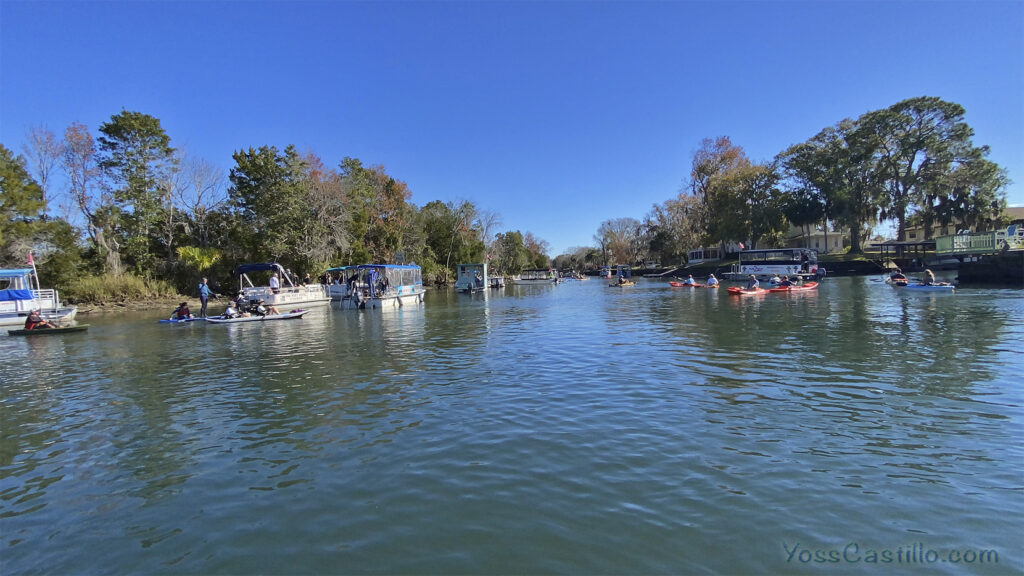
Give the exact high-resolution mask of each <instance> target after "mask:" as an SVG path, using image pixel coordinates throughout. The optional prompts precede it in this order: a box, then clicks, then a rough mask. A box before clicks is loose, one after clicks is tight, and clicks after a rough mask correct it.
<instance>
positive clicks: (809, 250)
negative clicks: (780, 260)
mask: <svg viewBox="0 0 1024 576" xmlns="http://www.w3.org/2000/svg"><path fill="white" fill-rule="evenodd" d="M768 252H788V253H793V254H800V253H803V252H806V253H808V254H811V253H814V254H817V253H818V251H817V250H815V249H813V248H765V249H763V250H741V251H740V254H766V253H768Z"/></svg>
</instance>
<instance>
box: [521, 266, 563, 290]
mask: <svg viewBox="0 0 1024 576" xmlns="http://www.w3.org/2000/svg"><path fill="white" fill-rule="evenodd" d="M558 282H559V278H558V271H557V270H555V269H554V268H536V269H531V270H523V271H522V272H520V273H519V275H518V276H516V277H515V278H513V279H512V283H513V284H515V285H516V286H530V285H535V284H558Z"/></svg>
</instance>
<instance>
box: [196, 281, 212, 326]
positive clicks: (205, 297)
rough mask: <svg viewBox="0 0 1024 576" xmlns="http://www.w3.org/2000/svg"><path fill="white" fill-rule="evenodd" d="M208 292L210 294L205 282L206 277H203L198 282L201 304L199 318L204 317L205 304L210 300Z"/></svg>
mask: <svg viewBox="0 0 1024 576" xmlns="http://www.w3.org/2000/svg"><path fill="white" fill-rule="evenodd" d="M210 294H212V292H210V287H209V286H208V285H207V284H206V278H203V281H202V282H200V283H199V303H200V304H201V306H200V307H199V317H200V318H206V304H207V303H208V302H209V301H210Z"/></svg>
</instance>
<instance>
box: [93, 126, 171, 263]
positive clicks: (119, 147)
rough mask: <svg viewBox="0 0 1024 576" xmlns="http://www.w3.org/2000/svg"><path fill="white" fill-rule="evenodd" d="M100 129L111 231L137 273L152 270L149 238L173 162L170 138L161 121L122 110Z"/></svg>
mask: <svg viewBox="0 0 1024 576" xmlns="http://www.w3.org/2000/svg"><path fill="white" fill-rule="evenodd" d="M99 131H100V133H101V134H102V135H101V136H100V137H99V139H97V143H98V144H99V146H98V150H97V161H98V166H99V168H100V169H101V170H102V171H103V173H104V174H106V176H107V178H108V179H109V181H110V182H112V183H113V186H114V194H113V199H112V200H113V201H112V204H111V205H110V206H108V207H106V208H107V211H106V212H107V214H108V217H109V218H110V219H111V221H110V222H109V224H110V228H112V229H114V230H116V233H117V236H118V244H117V245H118V249H119V251H120V252H121V253H122V254H123V255H124V257H125V262H126V263H127V264H128V265H129V266H131V267H132V269H133V270H135V271H136V272H138V273H145V272H148V271H151V270H152V269H153V267H154V264H155V259H156V256H155V252H156V248H157V246H156V243H155V242H154V240H153V239H155V238H158V237H160V233H159V226H160V220H161V216H162V211H163V210H164V208H165V205H167V204H168V203H169V202H168V199H167V197H168V195H169V193H170V174H171V170H172V169H173V167H174V164H175V161H174V148H171V146H170V141H171V139H170V137H169V136H168V135H167V133H166V132H164V129H163V127H162V126H161V125H160V120H158V119H156V118H154V117H153V116H150V115H148V114H143V113H140V112H129V111H127V110H122V111H121V113H120V114H116V115H114V116H112V117H111V119H110V121H109V122H106V123H104V124H102V125H100V128H99Z"/></svg>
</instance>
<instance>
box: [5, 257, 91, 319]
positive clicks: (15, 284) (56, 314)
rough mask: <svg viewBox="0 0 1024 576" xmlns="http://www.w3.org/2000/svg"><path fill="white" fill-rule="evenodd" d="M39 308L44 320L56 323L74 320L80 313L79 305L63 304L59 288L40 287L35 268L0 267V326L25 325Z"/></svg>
mask: <svg viewBox="0 0 1024 576" xmlns="http://www.w3.org/2000/svg"><path fill="white" fill-rule="evenodd" d="M33 280H35V282H34V284H33ZM33 285H34V287H33ZM36 308H38V309H39V313H40V315H41V316H42V317H43V318H44V319H45V320H50V321H54V322H57V323H67V322H71V321H72V320H74V319H75V314H77V313H78V307H76V306H61V304H60V296H59V295H58V294H57V291H56V290H53V289H50V288H47V289H45V290H44V289H41V288H40V287H39V278H38V277H37V276H36V272H35V270H34V269H32V268H14V269H8V270H0V326H20V325H23V324H24V323H25V317H26V316H28V315H29V313H30V312H32V310H34V309H36Z"/></svg>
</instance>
